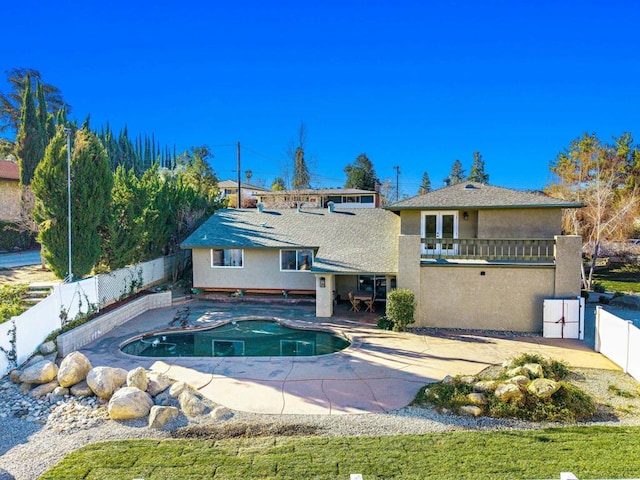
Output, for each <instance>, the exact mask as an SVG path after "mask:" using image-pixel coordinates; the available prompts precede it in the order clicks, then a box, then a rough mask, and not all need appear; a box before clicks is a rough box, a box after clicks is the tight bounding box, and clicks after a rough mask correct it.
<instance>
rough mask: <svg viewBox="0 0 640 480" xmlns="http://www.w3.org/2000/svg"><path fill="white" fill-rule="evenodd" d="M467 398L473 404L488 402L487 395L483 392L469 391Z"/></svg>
mask: <svg viewBox="0 0 640 480" xmlns="http://www.w3.org/2000/svg"><path fill="white" fill-rule="evenodd" d="M467 400H468V401H469V403H470V404H472V405H484V404H485V403H487V397H485V396H484V395H483V394H482V393H476V392H474V393H469V394H467Z"/></svg>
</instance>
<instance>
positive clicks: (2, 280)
mask: <svg viewBox="0 0 640 480" xmlns="http://www.w3.org/2000/svg"><path fill="white" fill-rule="evenodd" d="M59 281H60V279H58V278H57V277H56V276H55V275H54V274H53V272H51V271H50V270H46V269H45V270H43V269H42V267H41V266H40V265H32V266H29V267H19V268H2V269H0V285H4V284H16V283H36V282H59Z"/></svg>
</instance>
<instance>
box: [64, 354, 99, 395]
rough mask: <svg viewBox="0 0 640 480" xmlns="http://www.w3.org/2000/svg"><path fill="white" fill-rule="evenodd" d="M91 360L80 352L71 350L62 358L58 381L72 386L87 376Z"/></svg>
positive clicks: (65, 385) (66, 385)
mask: <svg viewBox="0 0 640 480" xmlns="http://www.w3.org/2000/svg"><path fill="white" fill-rule="evenodd" d="M91 368H92V366H91V362H90V361H89V359H88V358H87V357H85V356H84V355H83V354H82V353H80V352H71V353H70V354H69V355H67V356H66V357H64V358H63V359H62V362H61V363H60V369H59V370H58V382H60V385H61V386H62V387H70V386H72V385H75V384H76V383H80V382H82V381H83V380H85V379H86V378H87V374H88V373H89V371H90V370H91Z"/></svg>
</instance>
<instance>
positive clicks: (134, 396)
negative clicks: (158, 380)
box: [107, 387, 153, 420]
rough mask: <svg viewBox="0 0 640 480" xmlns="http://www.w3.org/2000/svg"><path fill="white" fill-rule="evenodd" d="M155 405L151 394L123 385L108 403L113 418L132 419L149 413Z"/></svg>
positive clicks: (108, 409)
mask: <svg viewBox="0 0 640 480" xmlns="http://www.w3.org/2000/svg"><path fill="white" fill-rule="evenodd" d="M151 407H153V400H151V396H150V395H149V394H148V393H146V392H143V391H142V390H140V389H139V388H136V387H123V388H121V389H120V390H118V391H116V392H115V393H114V394H113V396H112V397H111V399H110V400H109V405H107V412H108V414H109V418H111V419H112V420H130V419H132V418H142V417H146V416H147V415H149V412H150V411H151Z"/></svg>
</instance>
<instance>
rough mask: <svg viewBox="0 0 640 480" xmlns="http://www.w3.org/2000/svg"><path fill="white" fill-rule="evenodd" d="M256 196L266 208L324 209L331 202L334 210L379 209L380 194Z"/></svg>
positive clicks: (345, 191)
mask: <svg viewBox="0 0 640 480" xmlns="http://www.w3.org/2000/svg"><path fill="white" fill-rule="evenodd" d="M257 196H258V201H260V202H262V203H263V204H264V206H265V207H267V208H287V207H289V208H291V207H296V206H297V205H298V204H300V205H301V206H303V207H307V208H324V207H326V206H327V205H328V204H329V202H333V204H334V205H335V206H336V208H380V193H378V192H373V191H370V190H359V189H356V188H325V189H321V190H314V189H303V190H281V191H265V192H260V193H258V194H257Z"/></svg>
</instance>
